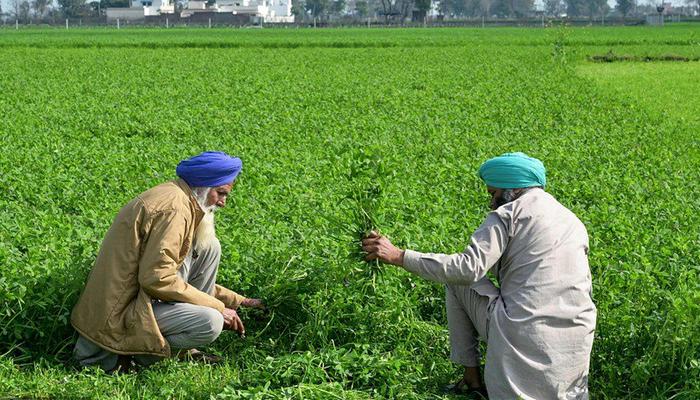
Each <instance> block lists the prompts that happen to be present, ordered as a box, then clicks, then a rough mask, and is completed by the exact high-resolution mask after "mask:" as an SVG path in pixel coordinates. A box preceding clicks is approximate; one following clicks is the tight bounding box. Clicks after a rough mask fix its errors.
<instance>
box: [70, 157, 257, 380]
mask: <svg viewBox="0 0 700 400" xmlns="http://www.w3.org/2000/svg"><path fill="white" fill-rule="evenodd" d="M241 169H242V162H241V160H240V159H239V158H234V157H230V156H229V155H227V154H225V153H222V152H204V153H202V154H200V155H197V156H195V157H192V158H190V159H187V160H183V161H181V162H180V163H179V164H178V166H177V169H176V173H177V175H178V177H179V179H176V180H173V181H170V182H166V183H163V184H161V185H158V186H156V187H153V188H151V189H149V190H147V191H145V192H143V193H141V194H140V195H138V196H137V197H136V198H134V199H133V200H131V201H130V202H129V203H128V204H126V205H125V206H124V207H123V208H122V209H121V210H120V211H119V214H118V215H117V216H116V218H115V220H114V222H113V223H112V225H111V227H110V228H109V230H108V232H107V234H106V236H105V238H104V241H103V242H102V246H101V248H100V251H99V254H98V256H97V260H96V261H95V264H94V266H93V268H92V271H91V272H90V275H89V277H88V280H87V283H86V285H85V289H84V290H83V292H82V294H81V296H80V299H79V300H78V303H77V304H76V306H75V308H74V309H73V313H72V315H71V323H72V325H73V327H74V328H75V329H76V330H77V331H78V333H79V337H78V341H77V343H76V345H75V349H74V356H75V358H76V359H77V360H78V362H79V363H80V364H81V365H98V366H100V367H101V368H102V369H104V370H105V371H117V370H122V371H124V370H128V369H130V368H131V367H133V366H135V364H140V365H148V364H151V363H154V362H156V361H158V360H161V359H163V358H165V357H170V356H171V355H173V354H177V355H179V356H185V357H187V358H191V359H196V360H203V361H208V362H216V361H219V358H218V357H216V356H214V355H211V354H207V353H204V352H202V351H199V350H198V349H197V347H200V346H205V345H208V344H210V343H212V342H213V341H214V340H216V339H217V337H218V336H219V335H220V334H221V331H222V330H224V329H227V330H232V331H236V332H238V333H239V334H240V335H244V334H245V327H244V325H243V322H242V321H241V319H240V318H239V316H238V314H237V313H236V309H237V308H238V307H239V306H245V307H254V308H262V307H263V305H262V302H261V301H260V300H259V299H249V298H246V297H244V296H242V295H239V294H237V293H236V292H233V291H231V290H229V289H227V288H225V287H223V286H220V285H217V284H216V274H217V270H218V267H219V260H220V258H221V246H220V244H219V241H218V239H217V237H216V234H215V229H214V212H215V211H216V210H217V209H219V208H222V207H224V206H225V205H226V199H227V198H228V197H229V195H230V193H231V190H233V187H234V184H235V179H236V177H237V176H238V174H239V173H240V172H241ZM174 350H176V351H174Z"/></svg>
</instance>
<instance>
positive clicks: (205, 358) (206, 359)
mask: <svg viewBox="0 0 700 400" xmlns="http://www.w3.org/2000/svg"><path fill="white" fill-rule="evenodd" d="M177 358H178V359H179V360H182V361H197V362H203V363H205V364H219V363H221V362H223V361H224V359H223V357H219V356H217V355H215V354H210V353H205V352H203V351H199V350H197V349H189V350H181V351H179V352H178V353H177Z"/></svg>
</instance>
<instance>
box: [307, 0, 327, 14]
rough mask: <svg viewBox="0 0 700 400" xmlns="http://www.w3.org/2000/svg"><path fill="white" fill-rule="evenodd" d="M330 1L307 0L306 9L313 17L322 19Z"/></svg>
mask: <svg viewBox="0 0 700 400" xmlns="http://www.w3.org/2000/svg"><path fill="white" fill-rule="evenodd" d="M328 5H329V4H328V0H306V1H305V2H304V9H305V10H306V11H307V12H309V13H311V15H312V16H313V17H320V16H321V15H323V13H325V12H326V10H327V9H328Z"/></svg>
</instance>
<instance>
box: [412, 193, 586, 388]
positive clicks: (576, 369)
mask: <svg viewBox="0 0 700 400" xmlns="http://www.w3.org/2000/svg"><path fill="white" fill-rule="evenodd" d="M404 268H405V269H406V270H408V271H410V272H413V273H415V274H417V275H420V276H422V277H423V278H426V279H429V280H432V281H436V282H441V283H448V284H456V285H471V284H473V283H474V282H476V281H477V280H479V279H480V278H482V277H484V275H485V274H486V273H487V272H488V271H489V270H490V271H491V272H492V273H493V274H494V276H495V277H496V278H497V280H498V282H499V284H500V296H499V297H498V299H497V301H496V304H495V306H494V307H493V308H492V310H491V315H490V316H489V317H490V319H489V324H488V340H487V346H488V347H487V354H486V371H485V376H484V379H485V381H486V387H487V389H488V391H489V397H490V398H491V399H516V398H523V399H538V400H543V399H585V398H588V388H587V384H588V367H589V361H590V353H591V347H592V345H593V332H594V329H595V321H596V308H595V305H594V304H593V300H592V298H591V274H590V270H589V267H588V234H587V233H586V228H585V227H584V226H583V224H582V223H581V221H579V219H578V218H576V216H575V215H574V214H573V213H572V212H571V211H569V210H568V209H567V208H566V207H564V206H562V205H561V204H559V202H557V201H556V199H554V197H552V196H551V195H550V194H548V193H547V192H545V191H544V190H541V189H531V190H529V191H527V192H526V193H525V194H523V195H522V196H521V197H520V198H518V199H517V200H515V201H512V202H510V203H508V204H505V205H503V206H501V207H499V208H498V209H497V210H495V211H492V212H490V213H489V214H488V216H487V218H486V220H485V221H484V223H483V224H482V225H481V226H480V227H479V228H478V229H477V230H476V231H475V232H474V234H473V235H472V237H471V240H470V244H469V246H468V247H467V248H466V249H465V250H464V252H463V253H459V254H450V255H448V254H430V253H418V252H415V251H411V250H406V253H405V256H404ZM473 289H474V290H476V291H477V292H478V291H479V289H478V285H476V286H475V287H473ZM485 295H486V294H485Z"/></svg>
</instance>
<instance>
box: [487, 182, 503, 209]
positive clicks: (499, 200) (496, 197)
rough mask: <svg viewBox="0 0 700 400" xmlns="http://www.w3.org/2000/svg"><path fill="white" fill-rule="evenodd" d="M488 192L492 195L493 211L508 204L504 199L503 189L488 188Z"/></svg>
mask: <svg viewBox="0 0 700 400" xmlns="http://www.w3.org/2000/svg"><path fill="white" fill-rule="evenodd" d="M486 190H487V191H488V192H489V194H490V195H491V209H492V210H495V209H497V208H498V207H500V206H502V205H504V204H506V203H507V201H506V199H504V198H503V189H498V188H495V187H491V186H487V187H486Z"/></svg>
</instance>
